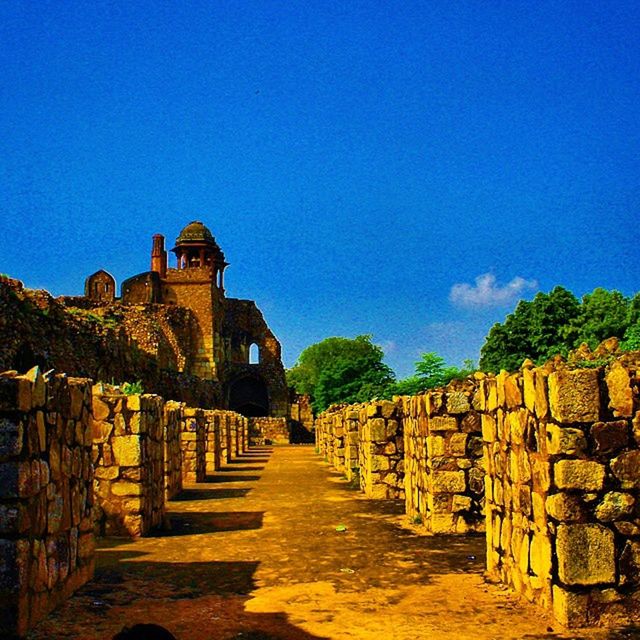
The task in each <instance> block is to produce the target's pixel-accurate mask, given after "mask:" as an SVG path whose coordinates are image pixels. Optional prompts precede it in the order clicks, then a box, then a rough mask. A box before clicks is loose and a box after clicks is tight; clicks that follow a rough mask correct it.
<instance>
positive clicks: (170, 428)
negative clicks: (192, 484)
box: [163, 400, 184, 500]
mask: <svg viewBox="0 0 640 640" xmlns="http://www.w3.org/2000/svg"><path fill="white" fill-rule="evenodd" d="M183 407H184V405H183V404H182V403H180V402H174V401H173V400H169V401H168V402H167V403H165V405H164V415H163V423H164V495H165V500H171V498H173V497H174V496H176V495H177V494H178V493H180V491H182V450H181V446H180V445H181V438H180V434H181V431H182V420H183V415H182V413H183Z"/></svg>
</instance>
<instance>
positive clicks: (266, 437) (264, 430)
mask: <svg viewBox="0 0 640 640" xmlns="http://www.w3.org/2000/svg"><path fill="white" fill-rule="evenodd" d="M248 420H249V430H250V434H251V441H252V443H253V444H256V445H263V444H288V443H289V423H288V420H287V419H286V418H249V419H248Z"/></svg>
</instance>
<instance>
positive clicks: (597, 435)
mask: <svg viewBox="0 0 640 640" xmlns="http://www.w3.org/2000/svg"><path fill="white" fill-rule="evenodd" d="M591 437H592V438H593V441H594V443H595V453H599V454H605V453H615V452H616V451H619V450H620V449H624V448H625V447H626V446H627V445H628V444H629V426H628V425H627V421H626V420H616V421H614V422H596V423H595V424H593V425H592V426H591Z"/></svg>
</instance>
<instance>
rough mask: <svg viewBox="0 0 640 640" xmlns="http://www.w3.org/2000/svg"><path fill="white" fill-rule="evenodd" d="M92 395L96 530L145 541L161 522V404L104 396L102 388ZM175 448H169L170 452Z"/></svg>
mask: <svg viewBox="0 0 640 640" xmlns="http://www.w3.org/2000/svg"><path fill="white" fill-rule="evenodd" d="M94 391H95V393H94V395H93V420H92V430H93V461H94V465H95V494H96V527H97V530H98V531H99V532H100V533H101V534H103V535H111V536H120V535H128V536H140V535H145V534H146V533H148V532H149V531H150V530H151V529H153V528H156V527H159V526H161V525H162V524H163V521H164V518H165V473H166V470H165V431H164V419H163V411H164V401H163V399H162V398H160V397H159V396H151V395H130V396H125V395H123V394H120V393H114V394H111V393H108V394H103V393H102V386H101V385H96V387H95V388H94ZM185 411H186V410H185ZM182 435H184V434H182ZM174 446H175V445H174V444H173V443H170V448H171V449H172V450H173V447H174ZM174 463H175V461H174Z"/></svg>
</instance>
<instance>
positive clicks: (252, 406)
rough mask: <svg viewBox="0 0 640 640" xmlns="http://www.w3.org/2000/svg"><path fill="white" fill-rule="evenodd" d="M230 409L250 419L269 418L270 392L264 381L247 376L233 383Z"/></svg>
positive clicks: (230, 393)
mask: <svg viewBox="0 0 640 640" xmlns="http://www.w3.org/2000/svg"><path fill="white" fill-rule="evenodd" d="M229 409H231V411H236V412H238V413H240V414H242V415H243V416H246V417H248V418H260V417H263V416H268V415H269V392H268V390H267V385H266V384H265V382H264V380H262V379H261V378H258V377H256V376H246V377H244V378H240V379H238V380H236V381H235V382H233V383H232V384H231V388H230V389H229Z"/></svg>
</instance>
